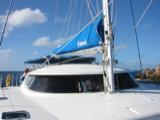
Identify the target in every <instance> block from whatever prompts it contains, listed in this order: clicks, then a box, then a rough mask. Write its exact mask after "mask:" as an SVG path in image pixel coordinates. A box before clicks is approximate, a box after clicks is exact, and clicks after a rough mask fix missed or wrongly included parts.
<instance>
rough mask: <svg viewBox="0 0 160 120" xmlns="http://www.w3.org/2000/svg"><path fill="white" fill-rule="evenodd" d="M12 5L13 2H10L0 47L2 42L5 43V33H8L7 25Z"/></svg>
mask: <svg viewBox="0 0 160 120" xmlns="http://www.w3.org/2000/svg"><path fill="white" fill-rule="evenodd" d="M12 4H13V0H11V1H10V5H9V9H8V13H7V17H6V21H5V23H4V27H3V31H2V34H1V40H0V46H1V45H2V42H3V38H4V33H5V31H6V26H7V23H8V18H9V15H10V12H11V8H12Z"/></svg>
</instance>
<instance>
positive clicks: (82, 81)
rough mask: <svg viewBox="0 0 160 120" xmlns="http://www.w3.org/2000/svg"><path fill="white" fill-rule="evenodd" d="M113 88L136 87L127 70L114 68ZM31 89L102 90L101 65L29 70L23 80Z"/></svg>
mask: <svg viewBox="0 0 160 120" xmlns="http://www.w3.org/2000/svg"><path fill="white" fill-rule="evenodd" d="M114 72H115V74H114V78H115V80H114V83H115V90H123V89H131V88H136V87H138V84H137V83H136V82H135V80H134V79H133V77H132V76H131V75H130V74H129V72H128V71H127V70H124V69H118V68H117V69H114ZM24 84H25V86H27V88H29V89H30V90H32V91H37V92H44V93H86V92H102V91H104V84H103V67H102V66H101V65H91V64H63V65H53V66H48V67H45V68H41V69H38V70H35V71H33V72H30V73H29V75H28V76H27V78H26V79H25V82H24Z"/></svg>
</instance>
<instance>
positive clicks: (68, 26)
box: [64, 0, 76, 36]
mask: <svg viewBox="0 0 160 120" xmlns="http://www.w3.org/2000/svg"><path fill="white" fill-rule="evenodd" d="M75 4H76V0H74V1H73V7H72V6H71V9H70V12H69V16H68V22H67V25H66V32H65V34H64V36H65V35H67V32H68V33H69V29H70V22H71V18H72V16H73V10H74V6H75Z"/></svg>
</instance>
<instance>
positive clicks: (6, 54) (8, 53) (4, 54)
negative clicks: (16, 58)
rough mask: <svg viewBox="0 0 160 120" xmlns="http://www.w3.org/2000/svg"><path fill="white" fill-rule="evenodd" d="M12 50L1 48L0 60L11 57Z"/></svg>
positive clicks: (6, 59)
mask: <svg viewBox="0 0 160 120" xmlns="http://www.w3.org/2000/svg"><path fill="white" fill-rule="evenodd" d="M12 53H13V52H12V50H11V49H2V50H0V56H1V57H0V61H8V60H10V59H11V58H12V55H13V54H12Z"/></svg>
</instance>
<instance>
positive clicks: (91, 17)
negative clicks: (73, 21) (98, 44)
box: [87, 0, 102, 40]
mask: <svg viewBox="0 0 160 120" xmlns="http://www.w3.org/2000/svg"><path fill="white" fill-rule="evenodd" d="M87 1H89V0H87ZM87 3H88V4H87V5H88V9H89V12H90V14H91V18H92V19H93V18H94V16H93V14H92V11H91V8H90V5H89V2H87ZM93 26H94V28H95V30H96V34H97V35H98V37H99V39H100V40H102V39H101V37H100V35H99V33H98V31H97V29H96V26H95V24H93Z"/></svg>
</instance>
